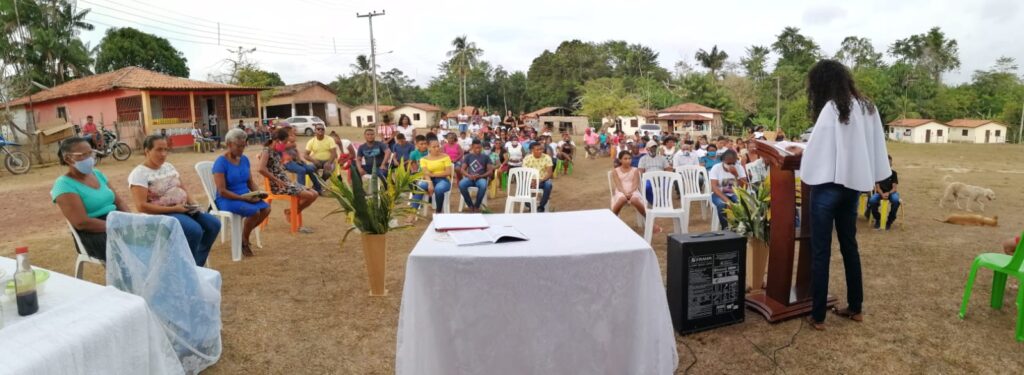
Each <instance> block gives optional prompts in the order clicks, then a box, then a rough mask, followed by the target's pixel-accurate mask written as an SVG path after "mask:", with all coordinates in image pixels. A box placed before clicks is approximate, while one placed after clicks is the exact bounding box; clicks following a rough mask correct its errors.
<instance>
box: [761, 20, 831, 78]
mask: <svg viewBox="0 0 1024 375" xmlns="http://www.w3.org/2000/svg"><path fill="white" fill-rule="evenodd" d="M772 51H774V52H775V53H777V54H778V55H779V61H778V63H776V66H783V65H790V66H793V67H795V68H797V69H798V70H801V71H807V69H809V68H810V67H811V65H814V63H815V62H817V61H818V59H820V58H821V48H820V47H818V44H817V43H815V42H814V40H813V39H811V38H810V37H808V36H805V35H803V34H801V33H800V29H799V28H796V27H792V26H790V27H786V28H785V29H782V33H780V34H779V35H777V36H776V40H775V43H772Z"/></svg>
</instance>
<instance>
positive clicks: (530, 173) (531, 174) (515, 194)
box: [509, 167, 540, 198]
mask: <svg viewBox="0 0 1024 375" xmlns="http://www.w3.org/2000/svg"><path fill="white" fill-rule="evenodd" d="M509 172H510V175H509V185H515V190H513V191H512V194H510V195H509V197H510V198H529V197H530V196H531V195H532V194H533V188H532V187H531V186H530V185H531V183H532V182H533V181H535V180H540V173H537V170H536V169H533V168H525V167H519V168H513V169H512V170H511V171H509Z"/></svg>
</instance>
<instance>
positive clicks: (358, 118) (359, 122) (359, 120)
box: [356, 116, 363, 128]
mask: <svg viewBox="0 0 1024 375" xmlns="http://www.w3.org/2000/svg"><path fill="white" fill-rule="evenodd" d="M356 126H357V127H360V128H361V127H363V116H356Z"/></svg>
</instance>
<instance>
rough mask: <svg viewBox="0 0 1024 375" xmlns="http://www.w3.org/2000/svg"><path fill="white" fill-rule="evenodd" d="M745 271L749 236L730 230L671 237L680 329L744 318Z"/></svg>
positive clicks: (672, 303)
mask: <svg viewBox="0 0 1024 375" xmlns="http://www.w3.org/2000/svg"><path fill="white" fill-rule="evenodd" d="M711 220H715V218H712V219H711ZM746 270H747V238H746V237H743V236H740V235H738V234H736V233H733V232H730V231H717V232H705V233H693V234H675V235H672V236H669V237H668V270H667V273H668V287H667V288H666V291H667V292H668V308H669V311H671V313H672V326H673V327H675V330H676V332H679V333H680V334H689V333H694V332H700V331H704V330H709V329H712V328H718V327H721V326H726V325H730V324H735V323H739V322H742V321H743V312H744V305H745V302H744V298H745V294H746Z"/></svg>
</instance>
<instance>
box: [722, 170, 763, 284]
mask: <svg viewBox="0 0 1024 375" xmlns="http://www.w3.org/2000/svg"><path fill="white" fill-rule="evenodd" d="M770 192H771V186H769V182H768V179H767V178H766V179H765V180H764V181H763V182H762V183H761V184H760V186H758V187H756V188H755V189H753V192H748V191H747V190H745V189H736V198H738V199H737V202H736V203H733V204H731V205H729V207H727V208H726V209H725V216H726V220H727V221H728V223H729V230H732V231H733V232H736V233H737V234H739V235H741V236H746V237H747V270H746V272H747V289H748V292H750V293H754V292H760V291H761V290H762V289H763V287H762V285H763V283H764V277H765V272H767V269H768V239H769V238H768V236H769V234H770V232H771V231H770V230H769V228H770V223H769V219H770V218H771V211H770V210H769V208H770V206H771V204H770V203H771V194H770Z"/></svg>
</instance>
